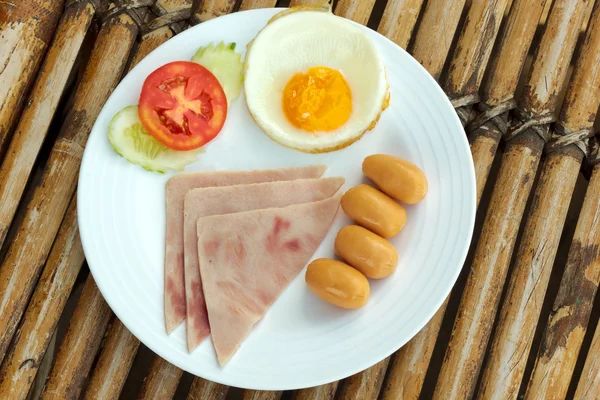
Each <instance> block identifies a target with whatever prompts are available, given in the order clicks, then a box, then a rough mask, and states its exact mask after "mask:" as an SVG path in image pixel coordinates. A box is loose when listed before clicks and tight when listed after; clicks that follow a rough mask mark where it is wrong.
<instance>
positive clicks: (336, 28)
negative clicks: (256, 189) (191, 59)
mask: <svg viewBox="0 0 600 400" xmlns="http://www.w3.org/2000/svg"><path fill="white" fill-rule="evenodd" d="M244 91H245V95H246V102H247V105H248V110H249V111H250V114H251V115H252V117H253V118H254V120H255V121H256V123H257V124H258V125H259V126H260V127H261V129H262V130H263V131H264V132H265V133H266V134H267V135H268V136H269V137H271V139H273V140H275V141H277V142H278V143H280V144H282V145H284V146H287V147H290V148H293V149H296V150H300V151H304V152H309V153H320V152H326V151H332V150H337V149H341V148H343V147H346V146H348V145H349V144H351V143H353V142H355V141H357V140H358V139H360V138H361V137H362V135H363V134H364V133H365V132H366V131H368V130H370V129H372V128H373V127H374V126H375V124H376V123H377V121H378V119H379V116H380V115H381V112H382V111H383V110H384V109H385V108H386V107H387V105H388V103H389V93H388V84H387V80H386V75H385V67H384V63H383V60H382V57H381V55H380V54H379V52H378V50H377V48H376V47H375V45H374V43H372V42H371V40H370V38H369V37H368V36H367V34H366V33H365V32H364V31H363V30H362V29H361V28H360V27H359V26H357V25H355V24H354V23H352V22H350V21H348V20H346V19H344V18H341V17H337V16H335V15H334V14H332V13H331V12H330V11H328V10H327V11H318V10H310V9H306V8H301V9H298V10H286V11H284V12H282V13H280V14H278V15H276V16H275V17H274V18H273V19H272V20H271V21H269V23H268V24H267V26H265V27H264V28H263V29H262V30H261V31H260V32H259V33H258V34H257V36H256V37H255V38H254V40H253V41H252V42H251V43H250V45H249V47H248V51H247V55H246V66H245V78H244Z"/></svg>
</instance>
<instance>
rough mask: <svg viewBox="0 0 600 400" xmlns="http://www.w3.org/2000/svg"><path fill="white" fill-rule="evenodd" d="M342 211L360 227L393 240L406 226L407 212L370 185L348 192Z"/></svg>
mask: <svg viewBox="0 0 600 400" xmlns="http://www.w3.org/2000/svg"><path fill="white" fill-rule="evenodd" d="M341 205H342V209H343V210H344V212H345V213H346V214H347V215H348V216H349V217H350V218H352V219H353V220H354V221H355V222H356V223H357V224H358V225H360V226H362V227H364V228H367V229H368V230H370V231H372V232H374V233H376V234H378V235H379V236H381V237H383V238H386V239H387V238H391V237H392V236H394V235H396V234H397V233H398V232H400V231H401V230H402V228H403V227H404V225H405V224H406V211H405V210H404V207H402V206H401V205H400V204H398V203H396V202H395V201H394V200H393V199H391V198H390V197H389V196H387V195H386V194H384V193H382V192H380V191H379V190H377V189H375V188H374V187H372V186H369V185H364V184H363V185H358V186H356V187H353V188H352V189H350V190H348V191H347V192H346V193H345V194H344V195H343V196H342V200H341Z"/></svg>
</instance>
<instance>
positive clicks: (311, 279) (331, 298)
mask: <svg viewBox="0 0 600 400" xmlns="http://www.w3.org/2000/svg"><path fill="white" fill-rule="evenodd" d="M305 279H306V284H307V285H308V287H309V288H310V290H311V291H312V292H313V293H315V294H316V295H317V296H319V297H320V298H322V299H323V300H325V301H327V302H329V303H331V304H334V305H336V306H338V307H342V308H360V307H362V306H364V305H365V304H367V300H369V295H370V292H371V289H370V287H369V281H368V280H367V278H365V276H364V275H363V274H361V273H360V272H359V271H357V270H355V269H354V268H352V267H351V266H349V265H347V264H344V263H343V262H340V261H336V260H331V259H328V258H319V259H316V260H314V261H313V262H311V263H310V264H309V265H308V269H307V270H306V276H305Z"/></svg>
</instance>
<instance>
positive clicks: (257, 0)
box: [240, 0, 277, 11]
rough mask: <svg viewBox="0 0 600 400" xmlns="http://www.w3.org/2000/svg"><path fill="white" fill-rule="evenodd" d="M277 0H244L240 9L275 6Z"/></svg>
mask: <svg viewBox="0 0 600 400" xmlns="http://www.w3.org/2000/svg"><path fill="white" fill-rule="evenodd" d="M276 3H277V0H242V4H241V5H240V11H244V10H251V9H254V8H271V7H275V4H276Z"/></svg>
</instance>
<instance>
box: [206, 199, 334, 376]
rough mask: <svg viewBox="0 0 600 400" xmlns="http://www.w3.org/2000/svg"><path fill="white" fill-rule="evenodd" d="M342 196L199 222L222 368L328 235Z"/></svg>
mask: <svg viewBox="0 0 600 400" xmlns="http://www.w3.org/2000/svg"><path fill="white" fill-rule="evenodd" d="M339 202H340V195H336V196H334V197H331V198H329V199H326V200H321V201H316V202H312V203H304V204H297V205H292V206H288V207H283V208H269V209H263V210H254V211H246V212H241V213H237V214H225V215H216V216H212V217H205V218H201V219H199V220H198V225H197V231H198V256H199V262H200V273H201V276H202V287H203V289H204V296H205V299H206V307H207V310H208V319H209V322H210V329H211V335H212V341H213V345H214V347H215V351H216V353H217V358H218V360H219V363H220V364H221V365H224V364H225V363H226V362H227V361H229V359H230V358H231V357H232V356H233V354H234V353H235V352H236V351H237V349H238V347H239V346H240V344H241V343H242V342H243V341H244V339H245V338H246V336H247V335H248V334H249V333H250V330H251V329H252V327H253V326H254V324H256V322H258V321H259V320H260V319H261V318H262V316H263V315H264V313H265V312H266V311H267V309H268V308H269V307H270V306H271V304H273V302H274V301H275V300H276V299H277V297H278V296H279V295H280V293H281V292H282V291H283V290H284V289H285V288H286V287H287V285H288V283H289V282H290V281H291V280H292V279H294V278H295V277H296V275H298V273H299V272H300V271H301V270H302V269H303V268H304V266H305V265H306V264H307V263H308V262H309V261H310V259H311V257H312V256H313V254H314V252H315V251H316V249H317V248H318V247H319V244H320V243H321V241H322V240H323V238H324V237H325V235H326V234H327V231H328V230H329V226H330V225H331V222H332V221H333V219H334V217H335V214H336V212H337V209H338V206H339Z"/></svg>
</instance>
